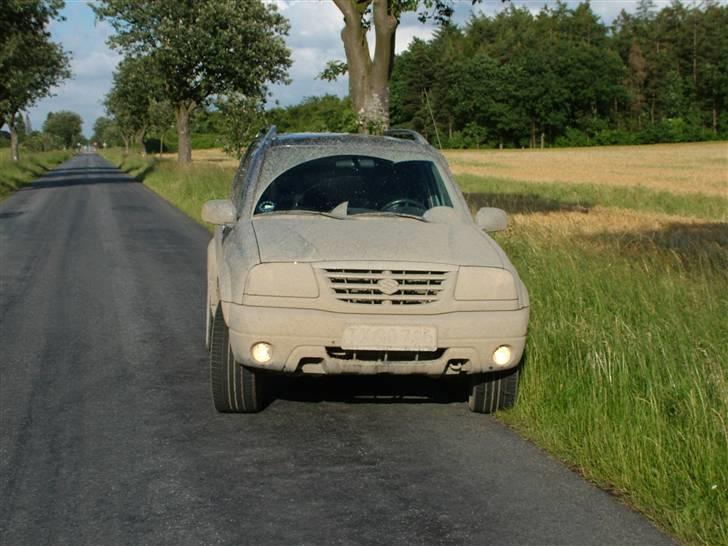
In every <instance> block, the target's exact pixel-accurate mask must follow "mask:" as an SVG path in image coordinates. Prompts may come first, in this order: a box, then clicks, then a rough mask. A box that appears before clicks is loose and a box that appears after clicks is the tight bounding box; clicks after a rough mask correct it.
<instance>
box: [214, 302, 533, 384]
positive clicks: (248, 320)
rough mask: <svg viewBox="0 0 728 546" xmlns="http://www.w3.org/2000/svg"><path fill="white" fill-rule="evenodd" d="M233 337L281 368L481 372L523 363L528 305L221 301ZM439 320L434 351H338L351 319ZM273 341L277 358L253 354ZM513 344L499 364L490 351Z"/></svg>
mask: <svg viewBox="0 0 728 546" xmlns="http://www.w3.org/2000/svg"><path fill="white" fill-rule="evenodd" d="M223 310H224V312H225V319H226V322H227V324H228V326H229V328H230V343H231V346H232V350H233V354H234V355H235V358H236V360H237V361H238V362H242V363H244V364H245V365H247V366H252V367H256V368H260V369H265V370H270V371H275V372H281V373H291V374H292V373H307V374H366V375H372V374H381V373H388V374H424V375H433V376H440V375H443V374H458V373H467V374H473V373H483V372H489V371H495V370H502V369H508V368H512V367H514V366H516V365H518V363H519V361H520V359H521V355H522V354H523V348H524V345H525V341H526V329H527V325H528V315H529V309H528V307H525V308H522V309H518V310H514V311H457V312H452V313H441V314H436V315H423V314H412V315H382V314H363V313H362V314H348V313H346V314H345V313H336V312H331V311H321V310H314V309H294V308H282V307H255V306H249V305H238V304H233V303H227V302H226V303H224V304H223ZM371 324H375V325H380V326H381V325H384V326H388V325H391V326H434V327H435V328H437V339H438V350H437V351H435V352H432V353H404V352H389V353H386V354H385V353H378V352H373V351H359V352H358V353H357V352H353V351H343V350H341V349H340V347H341V344H342V343H341V341H342V336H343V332H344V329H345V328H347V327H348V326H354V325H371ZM261 341H264V342H267V343H270V344H271V345H272V346H273V358H272V360H271V361H270V362H268V363H266V364H258V363H256V362H255V361H253V359H252V358H251V356H250V349H251V347H252V346H253V345H254V344H255V343H258V342H261ZM500 345H509V346H510V347H511V350H512V356H511V360H510V362H509V363H508V364H506V365H505V366H497V365H496V364H495V363H494V362H493V361H492V354H493V351H495V349H496V348H498V347H499V346H500Z"/></svg>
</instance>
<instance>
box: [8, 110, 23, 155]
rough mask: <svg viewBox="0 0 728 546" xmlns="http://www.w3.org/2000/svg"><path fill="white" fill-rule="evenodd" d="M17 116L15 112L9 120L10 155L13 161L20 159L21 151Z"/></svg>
mask: <svg viewBox="0 0 728 546" xmlns="http://www.w3.org/2000/svg"><path fill="white" fill-rule="evenodd" d="M16 117H17V116H16V114H15V113H13V114H11V115H10V117H9V118H8V120H7V124H8V128H9V129H10V157H11V158H12V160H13V161H20V152H19V149H18V148H19V147H18V127H17V121H16Z"/></svg>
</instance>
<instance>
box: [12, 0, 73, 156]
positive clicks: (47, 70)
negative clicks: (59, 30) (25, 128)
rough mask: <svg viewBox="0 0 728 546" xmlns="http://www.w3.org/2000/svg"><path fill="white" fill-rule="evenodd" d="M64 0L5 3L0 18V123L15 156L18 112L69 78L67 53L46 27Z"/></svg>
mask: <svg viewBox="0 0 728 546" xmlns="http://www.w3.org/2000/svg"><path fill="white" fill-rule="evenodd" d="M62 7H63V2H61V1H58V0H27V1H11V2H4V3H3V6H2V19H1V21H0V74H1V75H2V76H1V77H0V125H1V124H3V123H7V125H8V127H9V129H10V133H11V135H12V138H13V140H12V141H11V142H12V143H13V157H14V159H15V160H17V159H18V154H17V152H18V149H17V142H18V141H17V139H16V138H15V137H16V129H17V125H18V123H19V122H20V119H21V118H20V116H19V115H20V111H21V110H24V109H26V108H28V107H30V106H32V105H33V104H35V103H36V102H37V101H38V100H39V99H42V98H43V97H46V96H48V95H49V94H50V91H51V89H52V88H53V87H54V86H55V85H57V84H58V83H59V82H60V81H61V80H63V79H65V78H68V77H70V71H69V68H68V64H69V59H68V54H67V53H66V52H65V51H64V50H63V48H62V47H61V46H60V45H58V44H56V43H54V42H52V41H51V40H50V33H49V32H48V30H47V27H48V25H49V24H50V22H51V21H52V20H53V19H54V18H56V17H58V11H59V10H60V9H61V8H62Z"/></svg>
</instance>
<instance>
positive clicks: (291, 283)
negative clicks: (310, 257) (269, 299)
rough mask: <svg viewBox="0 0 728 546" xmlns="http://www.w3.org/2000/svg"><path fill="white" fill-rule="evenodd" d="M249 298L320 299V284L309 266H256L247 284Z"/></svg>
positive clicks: (249, 275)
mask: <svg viewBox="0 0 728 546" xmlns="http://www.w3.org/2000/svg"><path fill="white" fill-rule="evenodd" d="M245 294H246V295H248V296H280V297H287V298H318V295H319V291H318V284H317V283H316V277H315V276H314V273H313V268H312V267H311V266H310V265H308V264H293V263H275V264H260V265H256V266H255V267H254V268H253V270H252V271H251V272H250V273H249V274H248V279H247V281H246V282H245Z"/></svg>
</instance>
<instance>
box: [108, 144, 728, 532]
mask: <svg viewBox="0 0 728 546" xmlns="http://www.w3.org/2000/svg"><path fill="white" fill-rule="evenodd" d="M206 154H207V155H208V157H207V161H205V160H203V158H202V157H201V155H202V154H199V155H197V156H196V157H197V158H198V161H197V163H196V164H195V165H193V166H192V168H190V169H179V168H177V167H176V166H175V165H174V164H173V163H172V162H171V161H170V160H166V159H163V160H162V161H161V162H158V163H156V164H155V165H154V168H153V169H151V170H149V169H146V173H145V176H144V181H145V183H146V184H148V185H149V186H150V187H151V188H152V189H154V190H155V191H157V192H158V193H160V194H161V195H162V196H164V197H165V198H167V199H168V200H170V201H171V202H173V203H175V204H177V205H178V206H180V207H181V208H182V209H183V210H185V211H186V212H187V213H188V214H190V216H192V217H194V218H197V219H199V208H200V206H201V204H202V203H203V202H204V201H205V200H207V199H211V198H214V197H220V196H225V195H226V194H227V191H228V188H229V184H230V180H231V178H232V174H233V172H234V165H235V162H234V161H231V160H226V159H225V158H224V157H220V156H219V155H220V154H219V153H218V155H214V154H215V152H206ZM445 155H446V157H447V158H448V160H449V161H450V163H451V166H452V170H453V172H454V173H455V174H456V177H457V179H458V181H459V183H460V185H461V187H462V188H463V190H464V191H465V192H466V196H467V198H468V200H469V202H470V204H471V206H472V207H473V209H475V208H477V207H479V206H483V205H489V206H498V207H501V208H504V209H505V210H506V211H508V212H509V214H510V220H511V228H510V229H509V230H508V231H506V232H504V233H501V234H498V235H497V239H498V241H499V242H500V243H501V244H502V245H503V247H504V248H505V249H506V251H507V252H508V253H509V255H510V256H511V258H512V260H513V261H514V263H515V265H516V267H517V268H518V270H519V271H520V272H521V275H522V277H523V278H524V281H525V283H526V285H527V286H528V287H529V290H530V293H531V303H532V320H531V327H530V333H529V336H530V337H529V341H528V355H529V358H528V362H527V364H526V367H525V369H524V374H523V383H522V390H521V395H520V399H519V403H518V406H517V408H516V409H515V410H513V411H510V412H504V413H502V414H500V418H501V419H502V420H504V421H505V422H506V423H508V424H509V425H511V426H513V427H514V428H516V429H517V430H519V431H520V432H521V433H522V434H524V435H525V436H527V437H529V438H531V439H532V440H533V441H534V442H535V443H537V444H538V445H540V446H542V447H544V448H545V449H546V450H548V451H549V452H550V453H552V454H554V455H555V456H557V457H558V458H560V459H561V460H563V461H565V462H566V463H567V464H569V465H570V466H572V467H573V468H574V469H576V470H578V471H579V472H581V473H582V474H583V475H584V476H585V477H587V478H588V479H590V480H593V481H594V482H595V483H598V484H599V485H600V486H602V487H603V488H605V489H608V490H610V491H612V492H613V493H615V494H617V495H619V496H620V497H621V498H623V499H624V500H625V502H627V503H628V504H630V505H631V506H633V507H635V508H636V509H638V510H640V511H641V512H643V513H644V514H645V515H647V516H648V517H649V518H651V519H652V520H654V521H655V522H656V523H657V524H658V525H659V526H661V527H662V528H664V529H666V530H668V531H669V532H671V533H673V534H674V535H675V536H677V537H678V538H680V539H682V540H684V541H687V542H691V543H704V544H727V543H728V428H727V420H728V320H727V319H726V317H728V223H726V222H727V221H728V144H727V143H725V142H722V143H704V144H679V145H658V146H643V147H613V148H584V149H562V150H545V151H540V150H539V151H530V150H513V151H472V150H471V151H448V152H445ZM112 159H113V160H115V161H116V162H117V164H119V163H121V158H120V156H119V155H118V154H117V155H115V156H114V155H113V154H112ZM145 165H146V163H145V162H144V161H143V160H141V159H133V160H127V162H126V163H124V164H123V166H124V168H126V169H127V170H129V171H130V172H132V173H135V172H139V171H141V170H142V169H143V168H144V167H145ZM607 540H608V539H607Z"/></svg>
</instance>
